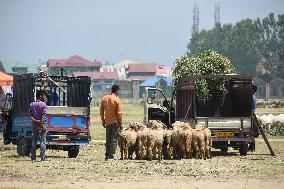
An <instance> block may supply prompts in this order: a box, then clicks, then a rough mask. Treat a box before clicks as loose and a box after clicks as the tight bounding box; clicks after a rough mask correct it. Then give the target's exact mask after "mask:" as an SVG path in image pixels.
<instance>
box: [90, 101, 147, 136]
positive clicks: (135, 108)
mask: <svg viewBox="0 0 284 189" xmlns="http://www.w3.org/2000/svg"><path fill="white" fill-rule="evenodd" d="M122 113H123V125H124V126H126V125H128V123H129V122H136V121H137V122H143V118H144V106H143V105H134V104H126V103H122ZM90 131H91V136H92V140H105V129H104V128H103V126H102V124H101V118H100V107H99V106H93V107H92V108H91V127H90Z"/></svg>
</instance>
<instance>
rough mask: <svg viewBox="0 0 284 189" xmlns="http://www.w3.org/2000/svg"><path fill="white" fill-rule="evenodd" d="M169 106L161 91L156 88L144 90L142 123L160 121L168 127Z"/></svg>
mask: <svg viewBox="0 0 284 189" xmlns="http://www.w3.org/2000/svg"><path fill="white" fill-rule="evenodd" d="M169 112H170V105H169V102H168V100H167V98H166V97H165V94H164V93H163V91H162V90H160V89H157V88H149V87H146V88H145V94H144V121H145V122H147V121H149V120H160V121H162V122H163V123H165V124H166V125H168V126H169V125H170V119H169Z"/></svg>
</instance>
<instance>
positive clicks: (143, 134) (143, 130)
mask: <svg viewBox="0 0 284 189" xmlns="http://www.w3.org/2000/svg"><path fill="white" fill-rule="evenodd" d="M149 132H150V129H149V128H147V127H146V125H144V126H142V125H141V126H140V127H139V130H138V131H137V153H136V154H137V156H136V158H137V159H145V158H146V155H147V142H148V138H149Z"/></svg>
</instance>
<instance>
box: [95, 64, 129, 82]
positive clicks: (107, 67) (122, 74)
mask: <svg viewBox="0 0 284 189" xmlns="http://www.w3.org/2000/svg"><path fill="white" fill-rule="evenodd" d="M100 72H116V73H117V74H118V78H119V79H126V69H125V67H119V66H117V65H116V64H103V65H102V67H101V68H100Z"/></svg>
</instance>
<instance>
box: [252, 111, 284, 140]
mask: <svg viewBox="0 0 284 189" xmlns="http://www.w3.org/2000/svg"><path fill="white" fill-rule="evenodd" d="M258 119H259V122H260V124H261V126H262V128H263V129H264V130H265V131H266V132H267V133H269V134H271V135H283V134H284V114H279V115H272V114H268V115H261V116H258Z"/></svg>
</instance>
